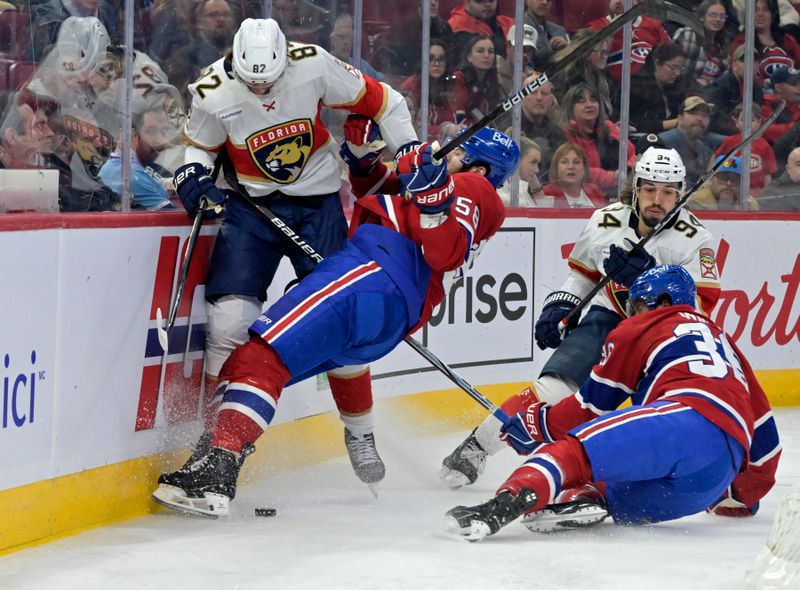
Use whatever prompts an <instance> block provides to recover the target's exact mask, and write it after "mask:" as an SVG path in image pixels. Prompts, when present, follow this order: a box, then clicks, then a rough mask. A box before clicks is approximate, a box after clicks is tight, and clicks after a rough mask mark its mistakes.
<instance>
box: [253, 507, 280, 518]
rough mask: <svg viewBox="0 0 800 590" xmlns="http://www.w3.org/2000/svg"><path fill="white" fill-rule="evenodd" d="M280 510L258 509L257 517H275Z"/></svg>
mask: <svg viewBox="0 0 800 590" xmlns="http://www.w3.org/2000/svg"><path fill="white" fill-rule="evenodd" d="M276 514H278V510H277V509H275V508H256V516H275V515H276Z"/></svg>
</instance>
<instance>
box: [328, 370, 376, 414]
mask: <svg viewBox="0 0 800 590" xmlns="http://www.w3.org/2000/svg"><path fill="white" fill-rule="evenodd" d="M328 383H330V386H331V393H332V394H333V401H334V402H336V408H337V409H338V410H339V413H340V414H343V415H345V416H347V415H349V416H356V415H358V414H364V413H366V412H369V411H370V410H371V409H372V379H371V378H370V373H369V367H367V368H366V369H364V371H362V372H360V373H354V374H353V375H341V374H339V375H334V374H333V373H328Z"/></svg>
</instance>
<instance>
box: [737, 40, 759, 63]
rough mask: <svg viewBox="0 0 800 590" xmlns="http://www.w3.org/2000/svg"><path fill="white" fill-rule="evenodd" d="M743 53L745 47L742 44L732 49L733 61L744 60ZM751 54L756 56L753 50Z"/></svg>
mask: <svg viewBox="0 0 800 590" xmlns="http://www.w3.org/2000/svg"><path fill="white" fill-rule="evenodd" d="M744 51H745V46H744V43H742V44H741V45H739V47H737V48H736V49H734V51H733V61H739V60H740V59H744ZM753 54H754V55H756V54H757V52H756V50H755V49H753Z"/></svg>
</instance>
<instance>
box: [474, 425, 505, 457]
mask: <svg viewBox="0 0 800 590" xmlns="http://www.w3.org/2000/svg"><path fill="white" fill-rule="evenodd" d="M501 426H502V423H501V422H500V420H498V419H497V418H495V417H494V416H493V415H489V416H488V417H487V418H486V420H484V421H483V422H481V424H480V426H478V428H476V429H475V439H476V440H477V441H478V444H479V445H481V448H483V450H484V451H486V452H487V453H489V454H490V455H494V454H495V453H496V452H497V451H499V450H500V449H502V448H503V447H505V446H507V445H506V443H505V442H503V441H502V440H500V427H501Z"/></svg>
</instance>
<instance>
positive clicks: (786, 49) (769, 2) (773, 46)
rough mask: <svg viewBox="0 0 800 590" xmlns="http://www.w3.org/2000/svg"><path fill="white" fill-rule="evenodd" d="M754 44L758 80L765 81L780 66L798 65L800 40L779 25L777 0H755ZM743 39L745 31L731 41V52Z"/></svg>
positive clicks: (795, 66) (799, 61)
mask: <svg viewBox="0 0 800 590" xmlns="http://www.w3.org/2000/svg"><path fill="white" fill-rule="evenodd" d="M755 33H756V38H755V48H756V52H757V55H758V60H759V65H758V72H759V74H760V78H761V82H762V83H764V82H766V81H767V80H768V79H769V78H770V77H771V76H772V75H773V74H774V73H775V72H776V71H777V69H778V68H781V67H790V68H791V67H794V68H797V67H800V44H798V42H797V40H796V39H795V38H794V37H792V36H791V35H789V34H787V33H786V32H785V31H784V30H783V29H781V27H780V15H779V11H778V2H777V0H756V6H755ZM743 43H744V33H741V34H739V35H737V36H736V38H735V39H734V40H733V43H731V47H730V51H731V52H733V51H734V50H735V49H736V48H737V47H738V46H739V45H742V44H743Z"/></svg>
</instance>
